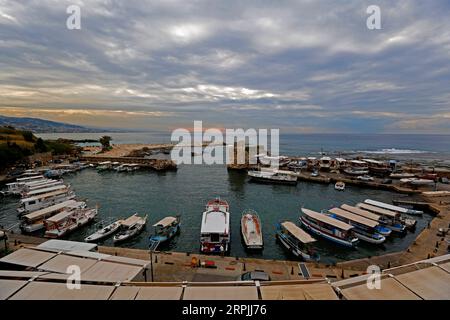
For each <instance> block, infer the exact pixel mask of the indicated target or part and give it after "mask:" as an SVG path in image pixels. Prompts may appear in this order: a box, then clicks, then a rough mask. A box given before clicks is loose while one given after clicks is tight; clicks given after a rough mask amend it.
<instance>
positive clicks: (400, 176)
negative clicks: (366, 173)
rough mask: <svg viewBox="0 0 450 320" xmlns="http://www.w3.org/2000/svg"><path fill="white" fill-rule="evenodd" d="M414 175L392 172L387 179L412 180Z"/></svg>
mask: <svg viewBox="0 0 450 320" xmlns="http://www.w3.org/2000/svg"><path fill="white" fill-rule="evenodd" d="M415 176H416V175H415V174H414V173H408V172H393V173H391V174H390V175H389V178H391V179H408V178H414V177H415Z"/></svg>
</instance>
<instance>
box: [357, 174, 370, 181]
mask: <svg viewBox="0 0 450 320" xmlns="http://www.w3.org/2000/svg"><path fill="white" fill-rule="evenodd" d="M356 179H358V180H361V181H373V177H371V176H369V175H367V174H365V175H362V176H357V177H356Z"/></svg>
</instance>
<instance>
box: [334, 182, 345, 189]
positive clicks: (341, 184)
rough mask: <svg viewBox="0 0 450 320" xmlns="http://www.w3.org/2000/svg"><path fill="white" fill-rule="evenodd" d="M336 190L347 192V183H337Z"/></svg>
mask: <svg viewBox="0 0 450 320" xmlns="http://www.w3.org/2000/svg"><path fill="white" fill-rule="evenodd" d="M334 189H336V190H338V191H344V190H345V183H344V182H343V181H338V182H336V184H335V185H334Z"/></svg>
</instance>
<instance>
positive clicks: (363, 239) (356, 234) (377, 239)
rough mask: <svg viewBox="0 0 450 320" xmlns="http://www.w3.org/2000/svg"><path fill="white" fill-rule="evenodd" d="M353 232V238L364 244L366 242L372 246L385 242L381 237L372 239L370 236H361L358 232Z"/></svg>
mask: <svg viewBox="0 0 450 320" xmlns="http://www.w3.org/2000/svg"><path fill="white" fill-rule="evenodd" d="M354 232H355V236H356V237H357V238H358V239H359V240H362V241H364V242H368V243H372V244H382V243H383V242H384V241H386V238H385V237H384V236H382V235H380V236H379V237H377V238H373V237H370V236H367V235H365V234H362V233H360V232H358V231H354Z"/></svg>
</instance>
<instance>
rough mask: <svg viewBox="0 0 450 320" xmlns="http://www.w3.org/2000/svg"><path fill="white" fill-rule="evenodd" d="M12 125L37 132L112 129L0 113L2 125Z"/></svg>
mask: <svg viewBox="0 0 450 320" xmlns="http://www.w3.org/2000/svg"><path fill="white" fill-rule="evenodd" d="M2 126H3V127H6V126H11V127H14V128H16V129H20V130H26V131H32V132H35V133H51V132H56V133H60V132H69V133H71V132H109V131H111V130H108V129H103V128H90V127H84V126H78V125H74V124H69V123H63V122H56V121H50V120H44V119H38V118H18V117H6V116H1V115H0V127H2Z"/></svg>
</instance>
